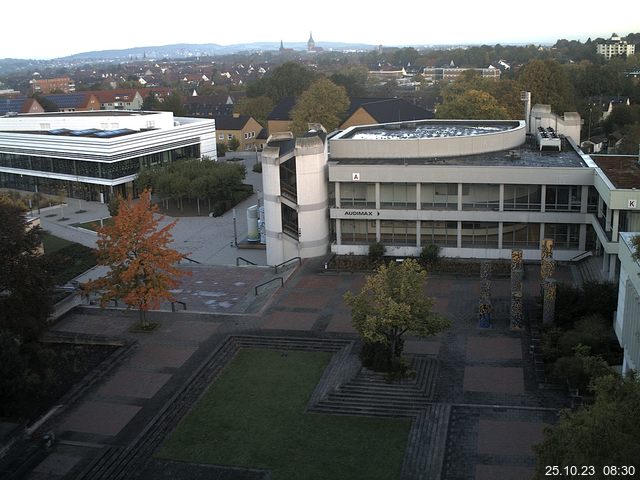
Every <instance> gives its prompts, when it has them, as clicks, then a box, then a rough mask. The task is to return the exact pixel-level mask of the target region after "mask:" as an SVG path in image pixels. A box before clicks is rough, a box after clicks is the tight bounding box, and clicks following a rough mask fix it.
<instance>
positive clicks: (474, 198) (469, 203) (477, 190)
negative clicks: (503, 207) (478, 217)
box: [462, 184, 500, 210]
mask: <svg viewBox="0 0 640 480" xmlns="http://www.w3.org/2000/svg"><path fill="white" fill-rule="evenodd" d="M465 187H466V188H465ZM465 190H466V191H465ZM499 208H500V185H482V184H477V185H476V184H471V185H470V184H463V185H462V209H463V210H498V209H499Z"/></svg>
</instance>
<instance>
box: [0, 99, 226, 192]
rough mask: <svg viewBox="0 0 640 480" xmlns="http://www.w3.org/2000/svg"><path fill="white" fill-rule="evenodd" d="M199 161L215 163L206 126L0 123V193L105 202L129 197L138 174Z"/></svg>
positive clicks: (148, 117)
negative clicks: (115, 195) (22, 192)
mask: <svg viewBox="0 0 640 480" xmlns="http://www.w3.org/2000/svg"><path fill="white" fill-rule="evenodd" d="M203 156H208V157H210V158H212V159H216V136H215V122H214V121H213V120H204V119H194V118H174V116H173V114H172V113H171V112H131V111H118V110H114V111H101V110H98V111H94V112H65V113H39V114H23V115H12V116H5V117H0V187H6V188H15V189H19V190H30V191H40V192H43V193H51V194H60V193H61V192H63V193H64V194H65V195H67V196H73V197H78V198H86V199H90V200H102V201H107V200H108V198H109V197H110V195H112V194H113V193H114V192H118V193H121V194H122V195H126V194H128V193H134V190H135V189H134V180H135V179H136V177H137V175H138V173H139V172H140V169H141V168H143V167H151V166H155V165H160V164H165V163H170V162H173V161H177V160H180V159H186V158H201V157H203Z"/></svg>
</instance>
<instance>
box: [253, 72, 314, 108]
mask: <svg viewBox="0 0 640 480" xmlns="http://www.w3.org/2000/svg"><path fill="white" fill-rule="evenodd" d="M316 77H317V75H316V73H314V72H312V71H311V70H309V69H307V68H305V67H303V66H302V65H300V64H298V63H295V62H286V63H283V64H282V65H280V66H279V67H278V68H276V69H274V70H273V72H272V73H271V75H270V76H265V77H263V78H261V79H260V80H257V81H256V82H253V83H251V84H249V85H248V86H247V96H249V97H259V96H267V97H269V98H270V99H271V100H272V101H273V102H274V104H276V103H278V102H279V101H280V100H282V99H283V98H284V97H297V96H298V95H300V94H301V93H302V92H304V91H305V90H306V89H307V88H309V86H310V85H311V84H312V83H313V81H314V80H315V79H316Z"/></svg>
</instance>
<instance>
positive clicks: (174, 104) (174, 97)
mask: <svg viewBox="0 0 640 480" xmlns="http://www.w3.org/2000/svg"><path fill="white" fill-rule="evenodd" d="M160 108H161V110H164V111H168V112H173V114H174V115H175V116H176V117H182V116H184V102H183V101H182V95H180V94H179V93H178V92H175V91H174V92H171V94H170V95H169V96H168V97H167V98H166V99H165V101H164V102H163V103H162V105H161V107H160Z"/></svg>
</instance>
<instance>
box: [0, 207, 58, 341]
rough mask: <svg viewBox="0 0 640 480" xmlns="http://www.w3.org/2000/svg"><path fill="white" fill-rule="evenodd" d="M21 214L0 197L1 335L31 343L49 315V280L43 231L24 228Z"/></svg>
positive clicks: (50, 287)
mask: <svg viewBox="0 0 640 480" xmlns="http://www.w3.org/2000/svg"><path fill="white" fill-rule="evenodd" d="M24 213H25V212H24V210H23V209H22V208H21V207H20V205H19V204H17V203H16V202H13V201H12V200H11V199H9V198H8V197H7V196H0V225H2V228H0V258H2V262H0V331H2V330H4V331H10V332H12V334H13V335H15V336H17V338H18V339H19V342H23V341H33V340H35V339H36V338H37V337H38V335H39V334H40V333H41V332H42V331H43V329H44V328H45V325H46V321H47V318H48V316H49V314H50V313H51V308H52V306H51V289H52V280H51V275H50V274H49V272H48V268H47V264H46V260H45V258H44V257H43V256H42V255H41V251H40V248H41V246H42V230H41V229H40V227H37V226H35V227H31V226H29V225H28V224H27V221H26V219H25V216H24Z"/></svg>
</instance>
